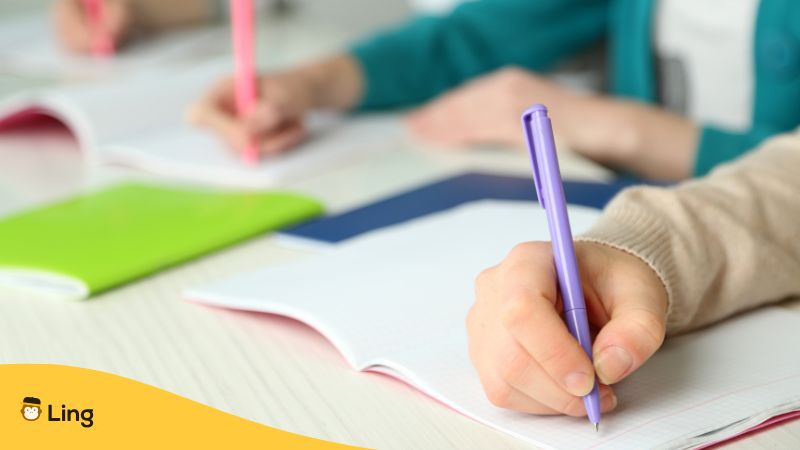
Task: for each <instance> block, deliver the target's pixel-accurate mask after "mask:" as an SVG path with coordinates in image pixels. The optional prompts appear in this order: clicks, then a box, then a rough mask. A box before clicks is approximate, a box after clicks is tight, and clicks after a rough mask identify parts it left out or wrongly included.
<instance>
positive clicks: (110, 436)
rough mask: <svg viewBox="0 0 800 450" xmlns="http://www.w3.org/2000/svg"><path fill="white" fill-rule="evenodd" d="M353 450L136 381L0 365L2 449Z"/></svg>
mask: <svg viewBox="0 0 800 450" xmlns="http://www.w3.org/2000/svg"><path fill="white" fill-rule="evenodd" d="M234 445H244V446H246V447H240V448H281V449H283V448H290V449H295V448H300V449H346V448H355V447H349V446H345V445H341V444H335V443H331V442H326V441H322V440H319V439H313V438H309V437H305V436H301V435H297V434H293V433H289V432H286V431H282V430H278V429H275V428H270V427H267V426H264V425H261V424H258V423H255V422H252V421H249V420H245V419H243V418H240V417H236V416H234V415H231V414H227V413H224V412H222V411H219V410H216V409H213V408H211V407H208V406H205V405H202V404H200V403H197V402H194V401H192V400H189V399H187V398H184V397H180V396H178V395H175V394H172V393H169V392H166V391H164V390H161V389H158V388H155V387H153V386H148V385H146V384H143V383H139V382H138V381H134V380H130V379H127V378H123V377H120V376H117V375H112V374H109V373H105V372H99V371H95V370H89V369H82V368H77V367H69V366H59V365H50V364H9V365H0V448H53V449H64V448H81V449H94V448H98V449H100V448H102V449H119V448H138V449H155V448H159V449H160V448H175V449H199V448H233V446H234Z"/></svg>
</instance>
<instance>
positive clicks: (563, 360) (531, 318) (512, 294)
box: [504, 244, 595, 396]
mask: <svg viewBox="0 0 800 450" xmlns="http://www.w3.org/2000/svg"><path fill="white" fill-rule="evenodd" d="M553 264H554V263H553V256H552V251H551V250H550V246H549V244H522V245H520V246H517V248H515V249H514V250H513V251H512V254H511V255H510V256H509V258H508V266H507V267H506V269H505V273H506V275H507V278H508V279H509V280H514V281H513V283H504V285H505V286H504V291H505V292H504V295H505V296H506V297H507V298H508V299H509V302H508V307H507V310H506V313H505V315H504V326H505V327H506V329H507V330H508V332H509V333H510V334H511V335H512V336H513V337H514V339H515V340H516V341H517V342H518V343H519V344H520V345H521V346H522V347H523V348H524V349H525V351H527V352H528V353H529V354H530V355H531V357H532V358H533V359H534V360H535V361H536V362H537V363H538V364H539V365H540V366H541V367H542V369H544V371H545V373H547V374H548V375H549V376H550V377H551V378H552V379H553V380H554V381H555V382H556V383H557V384H558V385H559V386H561V387H562V388H563V389H564V390H566V391H567V392H569V393H570V394H572V395H575V396H584V395H586V394H588V393H589V392H590V391H591V390H592V388H593V387H594V383H595V373H594V367H593V366H592V362H591V361H590V359H589V356H588V355H587V354H586V352H585V351H584V350H583V348H582V347H581V346H580V344H578V341H577V340H576V339H575V338H574V337H573V336H572V334H570V332H569V330H568V329H567V326H566V324H565V323H564V320H563V319H562V318H561V315H560V314H559V312H558V310H557V307H556V302H557V292H558V290H557V287H556V284H557V275H556V271H555V268H554V266H553Z"/></svg>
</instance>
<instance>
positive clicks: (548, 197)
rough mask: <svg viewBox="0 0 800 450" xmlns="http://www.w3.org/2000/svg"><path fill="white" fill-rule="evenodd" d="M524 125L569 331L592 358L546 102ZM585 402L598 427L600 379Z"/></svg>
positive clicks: (524, 119)
mask: <svg viewBox="0 0 800 450" xmlns="http://www.w3.org/2000/svg"><path fill="white" fill-rule="evenodd" d="M522 128H523V130H524V131H525V138H526V140H527V142H528V151H529V153H530V157H531V165H532V166H533V183H534V185H535V186H536V195H537V197H538V198H539V203H540V204H541V205H542V207H543V208H544V209H545V213H546V214H547V226H548V228H549V229H550V240H551V241H552V243H553V257H554V259H555V263H556V273H557V274H558V285H559V288H560V289H561V298H562V300H563V302H564V317H565V319H566V322H567V328H569V332H570V333H572V335H573V336H574V337H575V339H577V340H578V343H579V344H580V345H581V347H583V350H584V351H585V352H586V354H587V355H589V359H590V360H591V359H592V336H591V334H590V333H589V319H588V317H587V316H586V303H585V302H584V299H583V289H582V288H581V277H580V273H579V272H578V264H577V261H576V258H575V246H574V244H573V242H572V231H571V229H570V226H569V216H568V215H567V202H566V200H565V199H564V185H563V184H562V182H561V172H560V171H559V168H558V156H556V144H555V142H554V139H553V127H552V125H551V124H550V118H549V117H547V108H546V107H545V106H544V105H533V106H531V107H530V108H528V109H527V110H526V111H525V112H524V113H523V114H522ZM583 404H584V406H585V407H586V414H587V416H588V417H589V421H590V422H591V423H592V424H593V425H594V427H595V430H598V429H599V426H600V394H599V390H598V383H597V379H595V382H594V387H593V388H592V391H591V392H589V394H587V395H586V396H585V397H583Z"/></svg>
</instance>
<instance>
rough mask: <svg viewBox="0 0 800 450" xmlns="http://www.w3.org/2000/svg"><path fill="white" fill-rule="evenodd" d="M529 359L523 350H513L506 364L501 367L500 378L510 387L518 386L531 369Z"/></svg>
mask: <svg viewBox="0 0 800 450" xmlns="http://www.w3.org/2000/svg"><path fill="white" fill-rule="evenodd" d="M529 364H530V362H529V357H528V354H527V353H525V352H524V351H523V350H522V349H521V348H516V349H514V350H512V352H511V354H510V355H509V357H508V358H506V362H505V364H503V365H501V366H500V378H501V379H502V380H503V381H505V382H506V383H507V384H509V385H515V384H518V381H519V380H521V379H522V378H523V377H524V375H525V373H526V372H527V371H528V367H529Z"/></svg>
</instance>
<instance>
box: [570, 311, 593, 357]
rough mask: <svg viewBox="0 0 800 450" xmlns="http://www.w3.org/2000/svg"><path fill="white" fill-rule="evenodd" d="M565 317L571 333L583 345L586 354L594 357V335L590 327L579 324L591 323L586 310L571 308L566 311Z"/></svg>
mask: <svg viewBox="0 0 800 450" xmlns="http://www.w3.org/2000/svg"><path fill="white" fill-rule="evenodd" d="M564 318H565V319H566V321H567V328H568V329H569V332H570V334H572V336H574V337H575V340H577V341H578V343H579V344H580V345H581V348H583V351H585V352H586V355H587V356H588V357H589V359H591V358H592V335H591V333H590V331H589V327H588V326H586V327H583V326H580V325H579V324H582V323H585V324H588V323H589V318H588V317H587V315H586V310H585V309H582V308H578V309H571V310H567V311H564Z"/></svg>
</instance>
